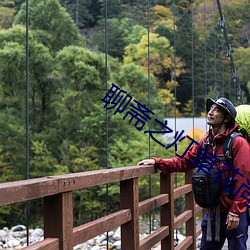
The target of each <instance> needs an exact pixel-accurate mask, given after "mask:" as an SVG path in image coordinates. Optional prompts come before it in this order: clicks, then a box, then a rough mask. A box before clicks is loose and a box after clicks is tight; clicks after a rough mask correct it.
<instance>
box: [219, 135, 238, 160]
mask: <svg viewBox="0 0 250 250" xmlns="http://www.w3.org/2000/svg"><path fill="white" fill-rule="evenodd" d="M237 136H242V134H241V133H239V132H233V133H231V134H230V135H229V136H228V137H227V138H226V141H225V143H224V145H223V154H224V156H225V160H226V161H227V162H228V163H229V164H233V155H232V144H233V141H234V139H235V138H236V137H237Z"/></svg>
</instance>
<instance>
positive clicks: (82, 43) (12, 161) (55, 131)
mask: <svg viewBox="0 0 250 250" xmlns="http://www.w3.org/2000/svg"><path fill="white" fill-rule="evenodd" d="M220 2H221V6H222V10H223V15H224V19H225V20H221V18H220V16H219V11H218V6H217V2H216V1H215V0H193V1H190V0H179V1H172V0H151V1H150V0H148V1H142V0H61V1H59V0H39V1H35V0H29V1H24V0H2V1H1V2H0V166H1V168H0V181H1V183H3V182H9V181H16V180H22V179H25V178H37V177H43V176H50V175H60V174H67V173H76V172H82V171H90V170H97V169H105V168H115V167H125V166H129V165H130V166H131V165H135V164H136V163H137V162H138V161H140V160H141V159H144V158H149V157H152V156H159V157H165V158H168V157H174V156H175V149H174V148H173V147H171V148H169V149H168V150H166V149H165V148H163V147H162V146H161V145H160V143H157V141H158V142H160V141H161V140H162V137H161V134H160V135H159V136H158V137H157V136H156V138H157V140H152V139H150V138H149V134H147V133H145V131H144V133H143V131H142V130H140V129H138V127H136V124H135V120H133V119H131V118H130V117H129V116H126V117H125V114H128V113H126V112H130V111H129V109H128V107H124V109H123V112H119V111H118V112H117V111H115V109H111V108H110V109H107V105H106V106H105V101H104V100H105V97H106V94H107V92H108V90H109V89H110V88H111V87H112V86H114V85H115V86H117V87H119V89H121V90H122V91H123V93H124V95H125V94H127V95H129V96H131V97H132V98H133V101H134V103H135V100H136V103H140V104H141V105H146V106H147V107H148V109H150V110H151V111H152V113H153V114H154V117H155V118H156V119H158V120H159V121H160V122H162V124H163V123H164V119H167V118H170V117H204V116H205V112H204V111H205V99H206V98H207V97H212V98H216V97H220V96H225V97H227V98H229V99H230V100H232V102H234V104H235V105H238V104H241V103H249V101H250V81H249V79H250V71H249V68H250V66H249V64H250V61H249V57H250V46H249V45H250V2H249V1H248V0H238V1H234V0H221V1H220ZM27 4H28V6H27ZM27 9H28V15H27ZM27 20H28V22H27ZM222 21H225V24H226V31H227V36H228V40H229V43H230V50H229V48H228V46H227V44H226V41H225V37H224V35H223V32H222V30H221V29H222ZM27 38H28V39H27ZM27 45H28V47H27ZM27 48H28V49H27ZM229 53H230V55H232V56H233V60H234V65H235V68H236V69H237V75H235V74H234V73H235V72H233V69H232V64H231V63H230V60H229V58H228V57H229ZM112 84H114V85H112ZM27 86H28V87H27ZM239 86H240V89H241V92H240V93H239V91H238V90H239V89H238V88H239ZM106 104H107V103H106ZM134 105H135V104H134ZM152 113H151V114H152ZM151 118H152V115H151ZM162 124H160V123H157V122H155V121H153V120H151V119H149V121H147V122H146V124H145V126H144V129H145V130H150V129H151V130H158V131H164V130H165V128H164V127H163V126H162ZM183 129H185V127H184V128H183ZM185 132H186V133H191V135H192V137H194V139H198V138H200V136H201V132H200V131H198V130H196V131H195V132H194V131H185ZM27 135H28V136H27ZM186 147H187V144H186V142H184V143H181V144H180V146H179V147H178V153H179V152H183V151H184V150H185V148H186ZM27 152H28V154H27ZM27 162H28V163H27ZM27 167H28V168H27ZM27 169H28V170H27ZM181 181H182V178H179V179H178V178H176V185H181ZM150 182H151V183H152V187H150V192H152V193H155V192H157V191H158V188H159V183H158V180H157V179H152V180H150ZM118 189H119V186H118V185H117V183H114V184H112V185H110V186H109V187H108V196H109V205H108V206H109V207H108V209H109V211H115V210H116V209H117V208H118V207H119V195H118ZM148 189H149V187H148V179H146V178H142V179H141V180H140V194H141V197H140V199H145V198H146V197H147V195H148V193H149V191H148ZM106 195H107V187H105V186H103V187H98V188H93V189H88V190H79V191H76V192H75V193H74V208H75V210H74V213H75V216H74V219H75V225H78V224H82V223H83V222H86V221H89V220H92V219H95V218H98V217H99V216H100V215H102V214H104V213H106V210H107V204H106ZM41 202H42V201H33V202H32V203H31V204H30V223H31V225H34V226H36V225H40V226H42V221H41V218H42V216H41V213H42V206H41ZM179 206H181V204H179ZM24 210H25V205H24V204H19V205H15V206H5V207H0V227H1V228H2V227H4V226H11V225H15V224H20V222H21V221H24V220H25V213H24ZM13 214H15V216H13Z"/></svg>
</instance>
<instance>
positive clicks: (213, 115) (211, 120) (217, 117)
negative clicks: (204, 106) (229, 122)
mask: <svg viewBox="0 0 250 250" xmlns="http://www.w3.org/2000/svg"><path fill="white" fill-rule="evenodd" d="M224 118H225V114H224V112H223V109H222V108H221V107H220V106H218V105H216V104H213V105H212V106H211V108H210V110H209V111H208V113H207V124H208V125H210V126H212V127H219V126H220V125H221V124H222V123H223V122H224Z"/></svg>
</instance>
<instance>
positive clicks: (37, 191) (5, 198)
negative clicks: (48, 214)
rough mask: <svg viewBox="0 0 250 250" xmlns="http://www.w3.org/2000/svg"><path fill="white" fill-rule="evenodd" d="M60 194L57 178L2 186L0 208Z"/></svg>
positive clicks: (7, 183)
mask: <svg viewBox="0 0 250 250" xmlns="http://www.w3.org/2000/svg"><path fill="white" fill-rule="evenodd" d="M56 193H58V179H57V178H56V177H55V178H54V177H44V178H34V179H29V180H21V181H13V182H6V183H1V184H0V206H3V205H8V204H13V203H17V202H23V201H28V200H32V199H37V198H42V197H44V196H48V195H54V194H56Z"/></svg>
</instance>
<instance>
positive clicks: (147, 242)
mask: <svg viewBox="0 0 250 250" xmlns="http://www.w3.org/2000/svg"><path fill="white" fill-rule="evenodd" d="M168 234H169V227H167V226H164V227H160V228H158V229H157V230H156V231H155V232H153V233H152V234H150V235H148V236H147V237H146V238H144V239H142V240H141V241H140V250H148V249H151V247H153V246H154V245H155V244H157V243H158V242H159V241H161V240H162V239H164V238H166V237H167V236H168Z"/></svg>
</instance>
